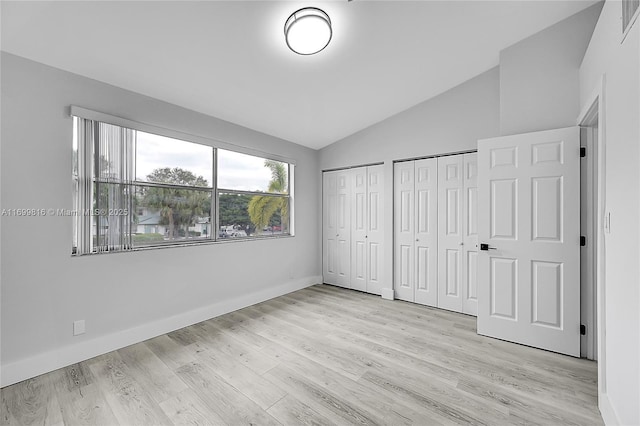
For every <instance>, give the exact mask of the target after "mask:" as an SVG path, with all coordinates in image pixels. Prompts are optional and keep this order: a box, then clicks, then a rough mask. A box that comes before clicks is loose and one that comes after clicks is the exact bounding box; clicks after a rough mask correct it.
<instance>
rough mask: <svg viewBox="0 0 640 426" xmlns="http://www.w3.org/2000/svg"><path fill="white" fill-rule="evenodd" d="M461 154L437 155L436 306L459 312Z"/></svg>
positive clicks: (461, 201) (461, 199) (460, 278)
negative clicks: (438, 156)
mask: <svg viewBox="0 0 640 426" xmlns="http://www.w3.org/2000/svg"><path fill="white" fill-rule="evenodd" d="M463 166H464V161H463V156H462V155H451V156H446V157H440V158H438V283H439V285H438V307H439V308H443V309H449V310H452V311H456V312H462V263H463V256H464V253H463V220H462V204H463V196H462V193H463V186H464V171H463Z"/></svg>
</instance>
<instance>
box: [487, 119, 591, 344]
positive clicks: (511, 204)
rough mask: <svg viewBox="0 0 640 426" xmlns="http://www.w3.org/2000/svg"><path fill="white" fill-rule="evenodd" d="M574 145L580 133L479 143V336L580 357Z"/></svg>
mask: <svg viewBox="0 0 640 426" xmlns="http://www.w3.org/2000/svg"><path fill="white" fill-rule="evenodd" d="M579 145H580V133H579V129H578V128H568V129H559V130H550V131H545V132H536V133H529V134H524V135H517V136H506V137H500V138H493V139H486V140H482V141H479V143H478V225H479V227H478V235H479V243H480V248H481V249H482V250H480V251H479V254H478V333H479V334H483V335H487V336H492V337H497V338H499V339H504V340H508V341H512V342H518V343H523V344H526V345H530V346H534V347H538V348H543V349H548V350H551V351H555V352H560V353H564V354H568V355H573V356H579V355H580V327H579V325H580V162H579V159H580V154H579V152H580V151H579V149H580V146H579ZM482 244H487V246H486V247H482ZM485 248H486V249H487V250H484V249H485Z"/></svg>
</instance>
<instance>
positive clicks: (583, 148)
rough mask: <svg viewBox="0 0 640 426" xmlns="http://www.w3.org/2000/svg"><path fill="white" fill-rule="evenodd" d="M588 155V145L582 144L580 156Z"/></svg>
mask: <svg viewBox="0 0 640 426" xmlns="http://www.w3.org/2000/svg"><path fill="white" fill-rule="evenodd" d="M586 156H587V147H584V146H581V147H580V157H586Z"/></svg>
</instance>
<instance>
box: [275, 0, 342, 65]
mask: <svg viewBox="0 0 640 426" xmlns="http://www.w3.org/2000/svg"><path fill="white" fill-rule="evenodd" d="M331 34H332V31H331V19H329V15H327V14H326V13H325V12H324V11H323V10H321V9H318V8H316V7H305V8H302V9H300V10H297V11H295V12H293V13H292V14H291V16H289V19H287V22H285V24H284V38H285V40H286V41H287V46H289V49H291V50H293V51H294V52H296V53H297V54H299V55H313V54H314V53H318V52H320V51H321V50H322V49H324V48H325V47H327V45H328V44H329V41H331Z"/></svg>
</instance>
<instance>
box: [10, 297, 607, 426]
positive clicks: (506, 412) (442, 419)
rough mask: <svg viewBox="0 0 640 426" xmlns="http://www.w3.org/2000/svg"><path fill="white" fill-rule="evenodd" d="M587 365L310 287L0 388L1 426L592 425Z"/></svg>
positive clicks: (458, 319)
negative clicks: (194, 425)
mask: <svg viewBox="0 0 640 426" xmlns="http://www.w3.org/2000/svg"><path fill="white" fill-rule="evenodd" d="M596 376H597V367H596V364H595V363H594V362H590V361H586V360H580V359H575V358H571V357H566V356H562V355H558V354H554V353H550V352H545V351H541V350H536V349H532V348H528V347H525V346H520V345H515V344H510V343H507V342H503V341H500V340H495V339H489V338H485V337H481V336H478V335H476V332H475V318H473V317H469V316H465V315H460V314H455V313H450V312H446V311H442V310H438V309H432V308H427V307H424V306H420V305H415V304H411V303H405V302H400V301H393V302H392V301H387V300H382V299H381V298H380V297H377V296H372V295H368V294H363V293H359V292H355V291H350V290H344V289H340V288H337V287H331V286H326V285H319V286H313V287H310V288H308V289H304V290H300V291H297V292H295V293H291V294H289V295H286V296H282V297H278V298H277V299H273V300H270V301H267V302H264V303H260V304H258V305H255V306H251V307H249V308H245V309H242V310H240V311H236V312H233V313H231V314H227V315H224V316H221V317H218V318H215V319H211V320H208V321H205V322H202V323H199V324H196V325H193V326H191V327H187V328H184V329H181V330H178V331H174V332H172V333H169V334H166V335H162V336H159V337H156V338H154V339H151V340H148V341H146V342H142V343H139V344H137V345H133V346H130V347H127V348H124V349H120V350H118V351H115V352H111V353H108V354H106V355H102V356H99V357H96V358H93V359H90V360H88V361H85V362H81V363H79V364H75V365H71V366H69V367H66V368H63V369H60V370H57V371H54V372H51V373H48V374H45V375H42V376H39V377H36V378H34V379H31V380H27V381H24V382H21V383H18V384H15V385H13V386H8V387H6V388H4V389H2V390H1V391H0V392H1V394H2V405H1V406H0V410H1V412H2V418H1V419H0V421H1V424H2V425H6V424H9V425H20V424H22V425H31V424H40V425H61V424H65V425H80V424H86V425H99V424H104V425H118V424H119V425H164V424H201V425H214V424H215V425H218V424H220V425H222V424H228V425H234V426H235V425H243V424H254V425H279V424H283V425H329V424H339V425H344V424H381V425H382V424H384V425H404V424H415V425H431V424H486V425H506V424H544V425H550V424H554V425H555V424H563V425H564V424H570V425H588V424H602V420H601V418H600V415H599V413H598V410H597V408H596Z"/></svg>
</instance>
